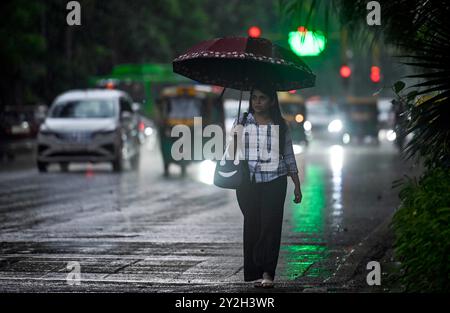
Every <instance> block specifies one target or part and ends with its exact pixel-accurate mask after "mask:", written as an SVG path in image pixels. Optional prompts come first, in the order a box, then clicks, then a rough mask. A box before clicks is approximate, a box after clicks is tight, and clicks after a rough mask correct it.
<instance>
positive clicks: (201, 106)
mask: <svg viewBox="0 0 450 313" xmlns="http://www.w3.org/2000/svg"><path fill="white" fill-rule="evenodd" d="M220 93H221V89H217V88H215V87H213V86H208V85H192V84H187V85H180V86H172V87H166V88H164V89H162V90H161V93H160V95H159V98H158V100H157V105H156V108H157V112H158V118H157V124H158V134H159V139H160V145H161V153H162V157H163V162H164V175H165V176H168V175H169V165H170V164H172V163H173V164H177V165H179V166H180V167H181V173H182V175H185V174H186V167H187V166H188V165H189V164H190V163H191V161H190V160H184V159H182V160H175V159H174V158H173V157H172V152H171V151H172V145H173V143H174V142H175V141H176V140H178V138H175V137H172V136H171V132H172V128H173V127H174V126H177V125H185V126H187V127H189V128H190V129H191V130H193V128H194V117H201V118H202V127H206V126H208V125H212V124H213V125H219V126H220V127H221V128H222V130H224V127H225V112H224V104H223V103H224V100H223V98H220ZM192 133H193V131H192ZM202 140H203V144H204V143H205V142H206V141H207V139H205V138H203V139H202ZM223 140H225V138H223ZM191 143H192V146H191V149H190V150H191V154H192V156H193V153H194V140H192V141H191ZM193 159H194V158H193V157H191V160H193Z"/></svg>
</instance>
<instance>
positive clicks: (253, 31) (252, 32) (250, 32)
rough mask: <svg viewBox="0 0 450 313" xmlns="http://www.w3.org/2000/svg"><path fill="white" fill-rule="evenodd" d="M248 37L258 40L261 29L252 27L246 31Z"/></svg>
mask: <svg viewBox="0 0 450 313" xmlns="http://www.w3.org/2000/svg"><path fill="white" fill-rule="evenodd" d="M248 35H249V36H250V37H253V38H259V37H260V36H261V28H259V27H258V26H252V27H250V28H249V29H248Z"/></svg>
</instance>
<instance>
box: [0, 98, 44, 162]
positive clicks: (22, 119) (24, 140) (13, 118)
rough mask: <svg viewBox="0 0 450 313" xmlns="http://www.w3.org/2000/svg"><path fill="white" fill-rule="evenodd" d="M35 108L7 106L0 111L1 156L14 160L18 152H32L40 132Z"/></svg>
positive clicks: (37, 113)
mask: <svg viewBox="0 0 450 313" xmlns="http://www.w3.org/2000/svg"><path fill="white" fill-rule="evenodd" d="M40 122H41V121H40V119H39V112H38V108H37V107H35V106H7V107H4V108H3V109H1V110H0V156H1V157H2V156H3V155H6V156H7V157H8V158H9V159H13V158H14V155H15V153H16V152H18V151H20V150H30V149H32V147H33V145H34V140H35V139H36V136H37V133H38V130H39V124H40Z"/></svg>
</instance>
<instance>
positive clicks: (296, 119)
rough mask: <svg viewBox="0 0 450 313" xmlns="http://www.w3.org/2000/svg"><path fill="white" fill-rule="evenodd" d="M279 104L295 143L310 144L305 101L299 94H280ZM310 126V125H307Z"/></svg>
mask: <svg viewBox="0 0 450 313" xmlns="http://www.w3.org/2000/svg"><path fill="white" fill-rule="evenodd" d="M278 102H279V104H280V108H281V112H282V114H283V117H284V119H285V120H286V121H287V123H288V124H289V128H290V131H291V135H292V140H293V142H294V143H295V142H297V143H303V144H305V145H307V144H308V139H307V133H308V132H307V131H306V129H305V122H306V121H307V117H308V116H307V112H306V105H305V100H304V99H303V97H302V96H300V95H297V94H290V93H289V92H279V93H278ZM307 125H308V123H307ZM306 128H308V126H306Z"/></svg>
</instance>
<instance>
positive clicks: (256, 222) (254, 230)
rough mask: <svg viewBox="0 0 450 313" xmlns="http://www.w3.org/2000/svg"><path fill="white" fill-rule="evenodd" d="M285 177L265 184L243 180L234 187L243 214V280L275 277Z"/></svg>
mask: <svg viewBox="0 0 450 313" xmlns="http://www.w3.org/2000/svg"><path fill="white" fill-rule="evenodd" d="M286 185H287V176H281V177H278V178H276V179H274V180H272V181H270V182H267V183H254V182H246V183H244V184H243V185H242V186H240V187H239V188H238V189H237V190H236V195H237V200H238V203H239V207H240V208H241V211H242V214H243V215H244V280H245V281H252V280H256V279H259V278H262V274H263V272H267V273H269V274H270V275H271V276H272V277H273V278H275V269H276V267H277V262H278V255H279V252H280V242H281V228H282V224H283V210H284V200H285V197H286Z"/></svg>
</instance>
